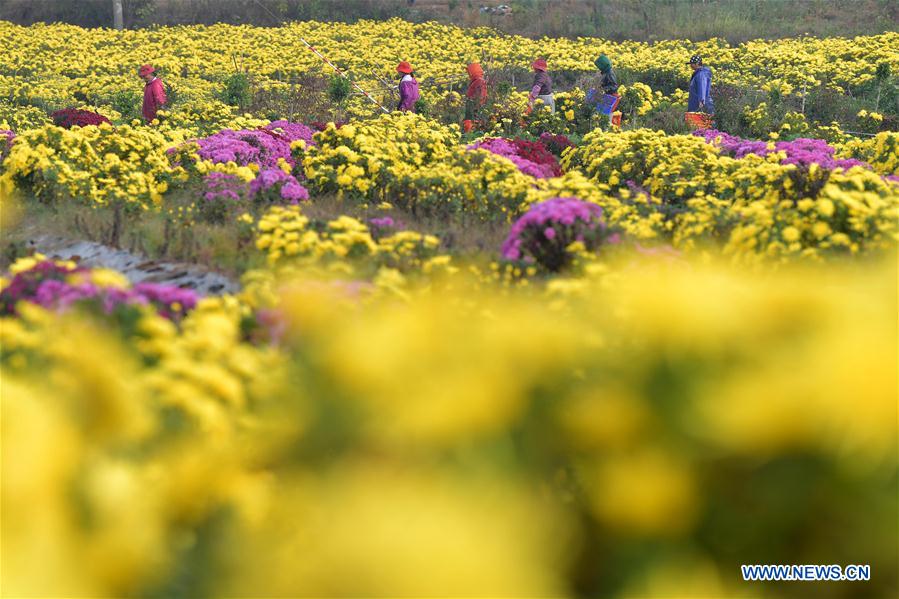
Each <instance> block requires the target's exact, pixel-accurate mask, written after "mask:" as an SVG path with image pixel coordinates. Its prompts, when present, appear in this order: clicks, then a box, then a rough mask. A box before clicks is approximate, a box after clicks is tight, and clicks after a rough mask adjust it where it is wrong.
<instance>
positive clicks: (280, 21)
mask: <svg viewBox="0 0 899 599" xmlns="http://www.w3.org/2000/svg"><path fill="white" fill-rule="evenodd" d="M254 1H255V2H256V4H258V5H259V6H260V7H262V10H264V11H265V12H267V13H268V14H269V15H271V17H272V18H273V19H274V20H276V21H278V23H279V24H280V25H283V24H284V22H283V21H282V20H281V19H279V18H278V17H276V16H275V15H274V14H273V13H272V11H270V10H269V9H268V7H267V6H266V5H264V4H262V3H261V2H259V0H254ZM300 41H301V42H303V44H304V45H305V46H306V47H307V48H309V49H310V50H312V53H313V54H315V55H316V56H318V57H319V58H321V59H322V60H323V61H324V62H325V64H327V65H328V66H329V67H331V68H332V69H334V71H335V72H336V73H337V74H338V75H340V76H341V77H343V78H344V79H346V80H347V81H349V82H350V85H352V86H353V87H355V88H356V90H357V91H358V92H360V93H361V94H362V95H363V96H365V97H366V98H368V99H369V100H371V102H372V103H373V104H374V105H375V106H377V107H378V108H380V109H381V110H382V111H383V112H385V113H387V114H390V111H389V110H387V109H386V108H384V107H383V106H381V103H380V102H378V101H377V100H375V99H374V98H373V97H372V95H371V94H370V93H368V92H367V91H365V90H364V89H362V88H361V87H360V86H359V84H358V83H356V82H355V81H353V80H352V79H350V77H349V75H347V74H346V73H345V72H344V71H343V70H341V68H340V67H338V66H337V65H336V64H334V63H333V62H331V61H330V60H328V59H327V58H325V55H324V54H322V53H321V52H319V51H318V50H316V49H315V47H314V46H313V45H312V44H310V43H309V42H307V41H306V40H305V39H303V38H302V37H300Z"/></svg>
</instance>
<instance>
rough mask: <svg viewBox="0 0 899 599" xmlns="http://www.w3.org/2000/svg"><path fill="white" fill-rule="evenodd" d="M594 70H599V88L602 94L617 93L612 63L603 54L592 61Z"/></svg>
mask: <svg viewBox="0 0 899 599" xmlns="http://www.w3.org/2000/svg"><path fill="white" fill-rule="evenodd" d="M593 64H595V65H596V68H597V69H599V87H600V89H602V93H604V94H614V93H617V92H618V79H617V78H616V77H615V71H613V70H612V61H611V60H609V57H608V56H606V55H605V54H601V55H600V57H599V58H597V59H596V60H595V61H593Z"/></svg>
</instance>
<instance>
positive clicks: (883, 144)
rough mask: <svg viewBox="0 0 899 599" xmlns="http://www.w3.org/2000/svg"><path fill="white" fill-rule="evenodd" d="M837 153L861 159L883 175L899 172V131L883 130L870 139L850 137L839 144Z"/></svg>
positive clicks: (893, 174) (894, 174)
mask: <svg viewBox="0 0 899 599" xmlns="http://www.w3.org/2000/svg"><path fill="white" fill-rule="evenodd" d="M837 153H838V155H839V156H842V157H845V158H855V159H856V160H861V161H863V162H865V163H866V164H869V165H870V166H871V168H873V169H874V170H876V171H877V172H878V173H880V174H881V175H884V176H894V177H895V176H896V175H897V174H899V133H896V132H890V131H883V132H881V133H878V134H877V135H875V136H874V137H872V138H868V139H849V140H846V141H845V142H844V143H843V144H840V145H839V146H838V152H837Z"/></svg>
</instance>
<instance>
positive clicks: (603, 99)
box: [596, 94, 621, 116]
mask: <svg viewBox="0 0 899 599" xmlns="http://www.w3.org/2000/svg"><path fill="white" fill-rule="evenodd" d="M620 101H621V96H619V95H618V94H603V95H601V96H600V97H599V100H598V101H597V102H596V110H597V112H601V113H602V114H606V115H609V116H612V113H613V112H615V109H616V108H618V102H620Z"/></svg>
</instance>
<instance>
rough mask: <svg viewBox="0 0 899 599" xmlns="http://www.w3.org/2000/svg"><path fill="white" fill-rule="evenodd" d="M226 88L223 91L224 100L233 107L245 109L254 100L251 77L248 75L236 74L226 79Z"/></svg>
mask: <svg viewBox="0 0 899 599" xmlns="http://www.w3.org/2000/svg"><path fill="white" fill-rule="evenodd" d="M224 83H225V87H224V89H223V90H222V93H221V98H222V100H223V101H224V102H225V103H226V104H229V105H231V106H237V107H238V108H241V109H242V108H244V107H246V106H248V105H249V104H250V102H251V101H252V100H253V92H252V86H251V84H250V77H249V75H247V74H246V73H234V74H233V75H229V76H228V78H227V79H225V82H224Z"/></svg>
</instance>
